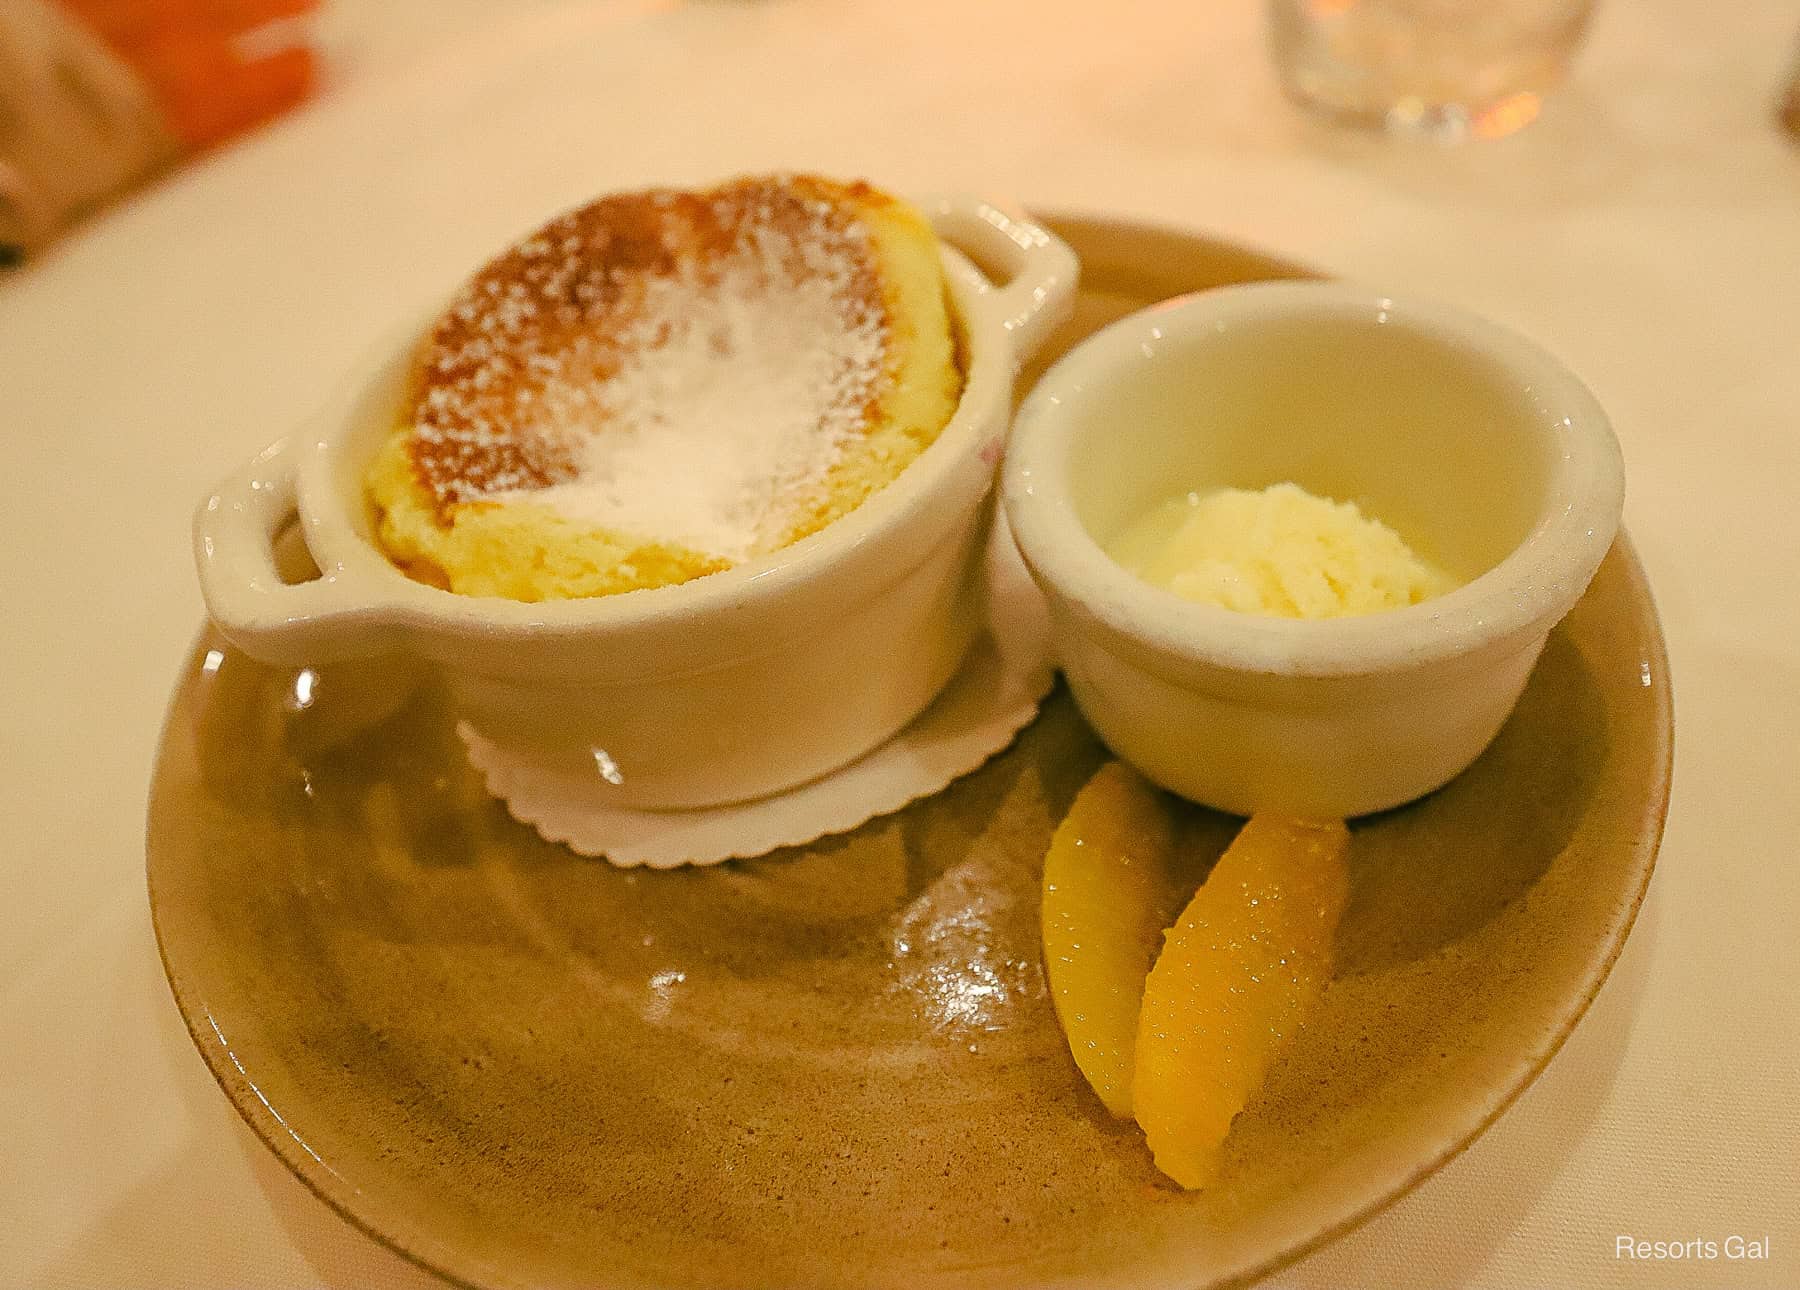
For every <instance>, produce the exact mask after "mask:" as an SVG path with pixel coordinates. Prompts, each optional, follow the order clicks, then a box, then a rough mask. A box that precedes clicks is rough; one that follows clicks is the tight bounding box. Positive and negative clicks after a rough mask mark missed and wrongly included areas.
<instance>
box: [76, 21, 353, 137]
mask: <svg viewBox="0 0 1800 1290" xmlns="http://www.w3.org/2000/svg"><path fill="white" fill-rule="evenodd" d="M61 4H62V6H63V8H64V9H66V10H67V11H68V12H69V13H70V14H72V15H73V16H74V17H75V18H77V19H78V20H79V21H81V22H83V23H85V24H86V25H87V26H88V27H89V28H90V29H91V30H92V31H93V32H94V33H95V34H96V35H98V36H99V37H100V38H101V39H102V40H103V41H104V42H105V43H106V44H107V45H108V46H110V47H111V48H112V50H113V51H114V52H115V53H116V54H118V56H119V57H120V58H121V59H123V60H124V61H125V62H126V63H128V64H130V66H131V67H132V68H133V69H134V70H135V71H137V73H138V74H139V75H140V76H142V77H143V78H144V81H145V82H146V84H147V85H148V87H149V90H150V93H151V96H152V97H153V98H154V99H155V100H156V101H157V103H158V105H159V106H160V107H161V108H162V110H163V113H164V115H165V117H166V118H167V123H168V126H169V129H170V131H171V132H173V134H174V135H175V137H176V138H177V139H179V140H180V141H181V143H182V144H183V145H184V146H186V147H188V148H193V149H199V148H207V147H211V146H212V145H213V144H216V143H219V142H221V141H223V140H225V139H228V138H230V137H231V136H232V135H234V134H239V133H241V132H243V131H245V130H248V129H250V128H251V127H252V126H256V125H259V124H261V123H262V122H264V121H267V120H268V119H270V118H271V117H274V116H278V115H279V114H281V113H282V112H285V111H286V110H287V109H288V108H290V107H293V106H294V105H295V104H297V103H299V102H300V101H301V100H302V99H304V98H305V97H306V96H307V95H308V94H310V93H311V92H312V88H313V83H314V79H315V76H316V73H317V68H316V65H315V60H314V57H313V52H312V50H311V49H309V48H308V47H306V46H305V45H304V44H289V45H286V46H284V47H281V48H278V49H274V50H272V51H270V52H267V53H259V52H258V51H257V50H256V49H255V47H254V45H252V44H249V43H247V42H246V41H245V39H244V37H245V36H246V35H248V34H249V33H252V32H256V31H258V30H259V29H265V28H267V27H268V26H269V24H271V23H276V22H281V21H284V20H291V19H294V18H299V17H301V16H303V15H305V14H307V13H310V12H311V11H312V10H314V9H316V8H317V7H318V0H61Z"/></svg>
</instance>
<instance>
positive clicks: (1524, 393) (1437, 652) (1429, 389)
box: [1004, 282, 1624, 817]
mask: <svg viewBox="0 0 1800 1290" xmlns="http://www.w3.org/2000/svg"><path fill="white" fill-rule="evenodd" d="M1284 480H1292V481H1294V482H1295V483H1298V484H1299V485H1300V486H1301V487H1303V488H1306V489H1308V490H1310V491H1312V492H1315V493H1319V494H1321V495H1325V496H1330V497H1334V498H1337V499H1340V500H1344V499H1350V500H1355V501H1356V502H1358V503H1359V504H1361V505H1362V507H1363V509H1364V511H1365V512H1366V513H1369V514H1372V515H1374V516H1375V517H1377V518H1379V519H1382V520H1384V521H1386V522H1387V523H1389V524H1390V525H1392V526H1393V527H1394V528H1396V529H1398V530H1399V532H1400V533H1401V534H1402V536H1404V537H1406V538H1407V539H1408V541H1409V542H1411V543H1412V544H1413V545H1414V546H1415V548H1416V549H1419V550H1420V553H1421V554H1423V555H1426V556H1428V557H1431V558H1434V559H1436V560H1437V561H1438V562H1439V563H1441V564H1442V565H1444V566H1446V567H1447V568H1448V569H1449V570H1450V571H1451V572H1453V573H1455V574H1458V575H1459V576H1461V577H1464V578H1467V579H1468V581H1467V582H1466V583H1465V584H1464V585H1462V586H1460V587H1458V588H1457V589H1456V590H1454V591H1451V592H1450V593H1448V594H1446V595H1444V596H1441V597H1439V598H1437V599H1434V600H1430V601H1427V602H1425V603H1424V604H1420V605H1414V606H1411V607H1409V608H1406V609H1400V610H1395V611H1392V612H1388V613H1382V614H1374V615H1369V616H1367V617H1361V618H1344V619H1335V620H1329V621H1321V622H1302V621H1296V620H1288V619H1277V618H1265V617H1259V616H1252V615H1248V614H1238V613H1233V612H1231V611H1229V610H1224V609H1218V608H1214V607H1212V606H1208V605H1200V604H1193V603H1190V602H1188V601H1184V600H1182V599H1180V598H1179V597H1177V596H1175V595H1174V594H1173V593H1171V592H1167V591H1163V590H1160V589H1158V588H1156V587H1153V586H1151V585H1149V584H1148V583H1145V582H1142V581H1140V580H1139V579H1138V578H1136V577H1134V576H1133V575H1131V574H1129V573H1127V572H1126V571H1125V570H1124V569H1122V568H1120V567H1119V566H1118V565H1117V564H1115V563H1114V562H1113V561H1112V560H1111V559H1109V558H1108V557H1107V555H1106V554H1105V552H1104V551H1103V550H1102V544H1104V543H1106V542H1108V541H1110V540H1111V539H1112V538H1113V537H1114V536H1115V535H1116V534H1117V533H1118V532H1119V530H1120V529H1121V528H1122V527H1123V526H1124V525H1125V524H1127V523H1128V522H1129V521H1130V520H1131V519H1133V518H1134V517H1136V516H1137V515H1139V514H1141V513H1142V512H1143V511H1144V510H1145V509H1147V508H1148V507H1150V506H1152V505H1154V504H1155V503H1157V502H1160V501H1162V500H1164V499H1165V498H1168V497H1172V496H1174V495H1176V494H1178V493H1180V492H1185V491H1188V490H1192V489H1198V490H1201V491H1205V490H1208V489H1212V488H1218V487H1227V486H1236V487H1247V488H1260V487H1264V486H1266V485H1269V484H1273V483H1278V482H1281V481H1284ZM1004 497H1005V504H1006V508H1007V516H1008V519H1009V520H1010V521H1011V523H1012V528H1013V533H1014V536H1015V537H1016V538H1017V540H1018V543H1019V548H1020V550H1021V552H1022V553H1023V555H1024V557H1025V560H1026V563H1027V564H1028V565H1029V566H1030V567H1031V570H1032V574H1033V576H1034V577H1035V578H1036V579H1037V581H1038V583H1039V585H1040V586H1041V587H1042V588H1043V589H1044V591H1045V593H1046V595H1047V596H1048V598H1049V601H1050V609H1051V617H1052V622H1053V639H1054V649H1055V652H1056V655H1057V659H1058V662H1059V663H1060V664H1061V666H1062V668H1063V671H1064V673H1065V674H1066V675H1067V677H1068V680H1069V684H1070V687H1071V688H1072V690H1073V691H1074V694H1075V698H1076V700H1077V702H1079V704H1080V705H1081V709H1082V711H1083V712H1084V713H1085V714H1086V716H1087V718H1088V720H1089V721H1090V722H1092V723H1093V725H1094V727H1095V729H1096V730H1098V731H1099V733H1100V735H1101V737H1102V738H1104V739H1105V740H1106V742H1107V743H1108V744H1109V745H1110V746H1111V747H1112V748H1113V750H1114V751H1115V752H1117V753H1118V754H1119V755H1120V756H1121V757H1124V758H1125V759H1127V760H1129V761H1131V762H1133V763H1134V764H1136V765H1137V766H1138V767H1140V768H1141V769H1142V770H1143V771H1144V772H1145V773H1146V774H1148V775H1149V776H1150V777H1151V778H1152V779H1154V780H1156V781H1157V782H1158V783H1160V784H1162V785H1164V786H1165V787H1167V788H1170V789H1172V790H1173V791H1175V792H1177V793H1180V794H1181V795H1183V796H1184V797H1188V798H1191V799H1193V800H1195V801H1198V802H1202V803H1205V804H1206V805H1209V806H1214V807H1217V808H1219V809H1222V810H1226V811H1231V812H1234V813H1237V814H1241V815H1248V814H1251V813H1254V812H1256V811H1280V812H1285V813H1289V814H1297V815H1303V816H1315V817H1340V816H1353V815H1360V814H1364V813H1366V812H1369V811H1376V810H1381V809H1384V808H1386V807H1390V806H1396V805H1399V804H1400V803H1403V802H1407V801H1410V800H1412V799H1413V798H1416V797H1419V796H1421V795H1422V794H1424V793H1427V792H1429V791H1431V790H1432V789H1434V788H1437V787H1438V786H1440V785H1442V784H1444V783H1445V782H1447V781H1448V780H1450V779H1451V778H1453V777H1454V776H1455V775H1457V774H1458V773H1460V772H1461V771H1462V770H1463V769H1464V768H1465V767H1467V766H1468V764H1469V763H1470V762H1471V761H1473V760H1474V759H1475V758H1476V756H1478V755H1479V754H1480V752H1481V750H1482V749H1483V748H1485V747H1486V746H1487V744H1488V743H1489V742H1490V741H1491V740H1492V739H1493V737H1494V735H1495V734H1496V733H1497V732H1498V731H1499V729H1500V726H1501V724H1502V723H1503V722H1504V721H1505V719H1506V716H1507V714H1508V713H1509V712H1510V711H1511V710H1512V708H1513V705H1514V704H1515V703H1516V702H1517V700H1518V697H1519V694H1520V692H1521V690H1522V689H1523V688H1524V684H1525V680H1526V678H1527V676H1528V675H1529V673H1530V671H1531V668H1532V665H1533V664H1534V662H1535V661H1536V659H1537V656H1538V653H1539V651H1540V650H1541V649H1542V648H1543V645H1544V641H1545V639H1546V637H1547V635H1548V633H1549V632H1550V629H1551V628H1552V627H1554V626H1555V624H1556V623H1557V622H1558V621H1559V620H1560V619H1561V618H1562V617H1563V615H1564V614H1566V613H1567V612H1568V611H1569V609H1570V608H1571V607H1573V605H1574V604H1575V602H1576V600H1577V599H1579V598H1580V596H1581V594H1582V592H1583V591H1584V590H1585V589H1586V587H1587V585H1588V582H1589V580H1590V579H1591V578H1592V577H1593V575H1594V572H1595V570H1596V569H1597V568H1598V567H1599V565H1600V561H1601V559H1602V558H1603V557H1604V556H1605V554H1606V552H1607V549H1608V548H1609V547H1610V546H1611V544H1612V541H1613V537H1614V535H1615V533H1616V532H1617V529H1618V524H1619V514H1620V508H1621V506H1622V504H1623V500H1624V470H1623V466H1622V463H1621V461H1620V456H1619V448H1618V444H1617V442H1616V440H1615V439H1614V437H1613V434H1612V430H1611V427H1610V425H1609V424H1608V421H1607V418H1606V414H1605V413H1604V412H1603V411H1602V410H1601V408H1600V406H1599V404H1598V403H1596V402H1595V400H1594V398H1593V396H1592V395H1591V394H1590V393H1589V392H1588V390H1587V389H1586V387H1584V386H1583V385H1582V384H1581V382H1580V381H1578V380H1577V379H1576V378H1575V377H1574V376H1572V375H1571V374H1570V373H1569V372H1568V371H1567V370H1566V369H1564V368H1563V367H1562V366H1561V365H1560V364H1559V363H1558V362H1557V361H1556V360H1555V359H1553V358H1552V357H1551V356H1550V355H1548V354H1546V353H1545V352H1544V351H1542V350H1541V349H1539V348H1537V347H1536V346H1535V345H1533V344H1531V343H1529V342H1527V341H1526V340H1524V339H1522V338H1520V337H1518V336H1516V335H1514V334H1512V333H1510V332H1508V331H1505V330H1503V329H1502V328H1499V327H1497V326H1494V325H1492V324H1490V323H1487V322H1484V321H1483V320H1481V319H1480V318H1476V317H1473V316H1471V315H1469V314H1466V313H1463V312H1461V311H1459V310H1454V309H1450V308H1445V307H1442V306H1439V305H1433V304H1425V303H1421V302H1416V301H1404V300H1395V299H1392V298H1389V297H1387V296H1385V295H1381V294H1380V293H1378V292H1374V291H1370V290H1367V289H1364V288H1361V287H1356V286H1349V285H1342V284H1336V283H1325V282H1283V283H1259V284H1256V285H1251V286H1240V287H1227V288H1222V289H1219V290H1214V291H1206V292H1201V293H1199V294H1196V295H1192V296H1185V297H1181V298H1179V299H1176V300H1171V301H1168V302H1165V303H1163V304H1161V305H1157V306H1155V307H1154V308H1151V309H1148V310H1145V311H1143V312H1141V313H1138V314H1134V315H1132V316H1131V317H1129V318H1125V319H1122V320H1121V321H1119V322H1117V323H1115V324H1113V325H1112V326H1110V327H1108V328H1106V329H1105V330H1103V331H1101V332H1099V333H1097V334H1096V335H1094V336H1093V337H1091V338H1090V339H1088V340H1087V341H1086V342H1084V343H1083V344H1081V345H1080V346H1078V347H1077V348H1076V349H1074V350H1073V351H1071V352H1070V353H1069V354H1068V355H1066V356H1065V357H1064V358H1063V359H1062V360H1061V361H1060V362H1059V363H1058V364H1057V365H1056V366H1055V367H1054V368H1052V369H1051V371H1050V372H1049V373H1048V374H1047V375H1046V376H1045V377H1044V378H1043V380H1042V381H1040V382H1039V383H1038V385H1037V387H1036V388H1035V390H1034V391H1033V392H1032V395H1031V397H1030V398H1029V399H1028V400H1027V401H1026V403H1025V406H1024V407H1023V408H1021V410H1020V412H1019V416H1018V418H1017V420H1016V422H1015V424H1014V428H1013V433H1012V438H1011V442H1010V444H1009V447H1008V450H1007V464H1006V470H1005V483H1004Z"/></svg>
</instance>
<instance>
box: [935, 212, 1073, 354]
mask: <svg viewBox="0 0 1800 1290" xmlns="http://www.w3.org/2000/svg"><path fill="white" fill-rule="evenodd" d="M925 210H926V213H927V214H928V215H929V216H930V218H931V224H932V227H933V228H935V229H936V230H937V232H938V236H940V237H942V238H943V239H944V240H945V241H947V242H949V243H950V244H951V245H953V246H956V247H958V248H959V249H962V250H966V251H968V252H969V254H970V255H971V256H972V257H973V258H974V259H976V260H977V261H979V262H980V263H982V264H983V265H986V266H989V267H991V268H992V269H994V270H996V271H997V273H998V276H999V277H1000V279H1001V281H1000V283H999V285H997V286H995V287H994V288H993V290H994V293H995V295H996V296H997V297H998V299H999V302H1000V307H1001V309H1002V310H1003V311H1004V312H1005V315H1006V330H1007V333H1008V335H1009V337H1010V338H1011V341H1012V352H1013V361H1014V363H1015V364H1020V365H1022V364H1024V363H1025V362H1027V361H1028V360H1029V359H1030V358H1031V356H1032V355H1033V354H1035V353H1037V351H1038V349H1039V348H1040V347H1042V345H1043V343H1044V342H1045V341H1046V340H1048V339H1049V338H1050V333H1051V332H1053V331H1055V330H1056V329H1057V327H1058V326H1060V325H1061V324H1062V322H1063V320H1064V319H1066V318H1067V317H1068V316H1069V310H1070V309H1071V308H1073V306H1074V302H1075V287H1076V284H1077V282H1078V281H1079V278H1080V274H1081V263H1080V261H1078V260H1077V259H1076V258H1075V252H1073V251H1071V250H1070V249H1069V246H1068V244H1067V243H1066V242H1064V241H1063V240H1062V239H1061V238H1059V237H1057V236H1056V235H1055V234H1054V233H1052V232H1050V230H1049V229H1047V228H1045V227H1044V226H1043V225H1041V224H1037V223H1034V222H1033V221H1031V220H1029V219H1025V218H1024V217H1022V216H1019V215H1015V214H1012V213H1010V212H1008V211H1004V210H1002V209H1000V208H999V207H998V206H995V205H993V204H992V203H991V202H985V201H982V200H981V199H980V198H978V197H968V196H960V195H956V196H947V197H939V198H934V199H932V200H930V201H928V202H927V203H926V205H925Z"/></svg>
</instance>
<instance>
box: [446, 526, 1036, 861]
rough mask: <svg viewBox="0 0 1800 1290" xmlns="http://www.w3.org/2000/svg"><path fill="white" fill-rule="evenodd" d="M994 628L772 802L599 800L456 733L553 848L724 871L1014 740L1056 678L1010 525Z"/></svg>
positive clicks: (854, 816)
mask: <svg viewBox="0 0 1800 1290" xmlns="http://www.w3.org/2000/svg"><path fill="white" fill-rule="evenodd" d="M984 572H985V574H986V595H985V597H984V599H985V603H986V608H987V618H988V622H987V628H986V630H985V631H983V632H982V633H981V634H980V635H979V636H977V637H976V639H975V643H974V644H973V645H972V646H970V648H969V654H968V657H967V658H965V659H964V660H963V664H962V667H961V668H960V669H959V670H958V671H957V673H956V675H955V676H954V677H952V678H951V680H950V683H949V685H947V686H946V687H945V688H944V691H943V693H942V694H940V695H938V697H937V698H936V700H934V701H933V702H932V704H931V706H930V707H928V708H926V709H925V711H923V712H921V713H920V714H919V715H918V716H917V717H915V718H914V719H913V721H912V724H911V725H909V726H907V727H906V728H905V729H903V730H902V731H900V733H899V734H897V735H895V736H894V737H893V738H892V739H890V740H888V741H887V742H886V743H885V744H882V745H881V746H880V747H878V748H876V749H874V750H873V751H871V752H869V753H866V754H864V755H863V756H862V757H861V758H859V759H858V760H856V761H853V762H851V763H850V764H849V765H848V766H845V767H843V768H842V769H840V770H837V771H833V772H832V773H831V774H829V775H826V776H823V777H822V778H819V779H816V780H813V781H811V782H810V783H806V784H802V785H800V786H799V787H797V788H791V789H789V790H788V791H786V792H785V793H777V794H775V795H774V796H772V797H764V798H758V799H757V800H755V801H751V802H740V803H736V804H734V805H731V806H718V807H711V808H707V809H703V810H692V811H644V810H634V809H632V808H629V807H620V806H618V805H615V804H612V803H607V802H603V801H599V800H596V797H595V794H594V791H593V781H592V780H591V779H590V778H587V777H583V776H579V775H574V774H560V773H557V772H554V771H546V770H544V769H542V768H541V767H537V766H534V765H531V764H529V763H527V762H523V761H520V760H518V759H516V758H514V757H513V756H511V755H510V754H509V753H508V752H507V751H506V750H505V749H503V748H500V747H498V746H496V745H495V744H493V743H491V742H489V741H488V740H487V739H485V738H483V737H482V736H481V735H480V734H478V733H477V732H476V731H475V730H473V729H471V728H470V727H469V725H468V723H466V722H463V723H460V724H459V725H458V726H457V728H456V732H457V734H458V735H459V736H461V738H462V741H463V744H464V745H465V746H466V748H467V749H468V754H469V761H470V763H471V764H472V765H473V766H474V767H475V769H476V770H477V771H479V772H480V774H481V776H482V778H483V780H484V781H485V782H486V784H487V787H488V791H489V792H490V793H492V794H493V795H494V796H495V797H498V798H500V799H501V800H502V801H504V802H505V803H506V807H507V809H508V810H509V811H510V812H511V813H512V816H513V818H514V819H516V820H518V821H520V822H521V823H523V824H529V825H531V826H532V827H533V828H535V829H536V830H537V831H538V832H539V833H540V834H542V835H543V837H544V838H545V839H546V840H548V841H551V842H560V843H563V844H564V845H566V846H568V847H569V848H570V849H571V850H573V851H576V852H578V853H579V854H581V855H585V856H604V857H605V858H606V859H607V860H608V861H610V862H611V863H613V864H615V865H619V866H622V867H634V866H637V865H648V866H649V867H650V868H652V869H671V868H674V867H676V866H678V865H684V864H692V865H707V864H717V863H719V862H720V861H721V860H747V859H751V858H752V857H755V856H760V855H764V854H766V853H767V852H770V851H773V850H775V849H776V848H777V847H786V846H798V845H801V844H803V843H807V842H812V841H815V840H816V839H818V838H821V837H824V836H825V835H827V834H830V833H844V832H847V831H849V830H850V829H854V828H855V827H856V826H857V825H859V824H862V823H863V822H865V821H867V820H870V819H873V818H874V817H875V816H877V815H886V814H888V813H889V812H892V811H897V810H899V809H900V808H901V807H903V806H905V805H906V804H907V803H908V802H913V801H917V800H918V799H919V798H921V797H929V796H930V795H931V794H933V793H936V792H939V791H941V790H942V789H943V788H944V787H945V786H947V785H948V784H949V783H950V782H951V781H952V780H954V779H957V778H959V777H960V776H963V775H966V774H968V773H969V772H970V771H972V770H974V769H975V768H976V767H978V766H980V765H981V764H982V763H983V762H985V761H987V759H988V758H990V757H992V756H993V755H994V754H995V753H997V752H999V751H1000V750H1001V749H1003V748H1005V747H1006V746H1007V745H1008V744H1010V743H1011V742H1012V741H1013V738H1014V736H1016V735H1017V734H1018V733H1019V731H1020V730H1022V729H1024V727H1025V726H1026V724H1027V723H1028V722H1030V721H1031V719H1032V718H1033V717H1034V716H1036V715H1037V710H1038V704H1039V703H1041V702H1042V701H1043V698H1044V695H1045V694H1047V693H1049V690H1050V683H1051V681H1052V680H1053V679H1054V675H1055V673H1054V668H1053V665H1052V664H1051V662H1050V640H1049V636H1050V629H1049V620H1048V617H1047V615H1046V613H1045V610H1044V604H1043V600H1042V598H1041V597H1040V596H1039V594H1038V590H1037V587H1036V586H1035V585H1034V584H1033V583H1032V581H1031V577H1030V575H1029V574H1028V573H1027V572H1026V570H1025V566H1024V563H1023V562H1022V561H1021V560H1020V558H1019V553H1018V551H1017V549H1016V548H1015V547H1014V546H1013V542H1012V536H1011V534H1010V533H1009V532H1008V531H1007V528H1006V524H1005V521H1004V519H1003V518H996V520H995V523H994V525H993V529H992V533H991V536H990V540H989V543H988V551H987V562H986V567H985V570H984Z"/></svg>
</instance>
